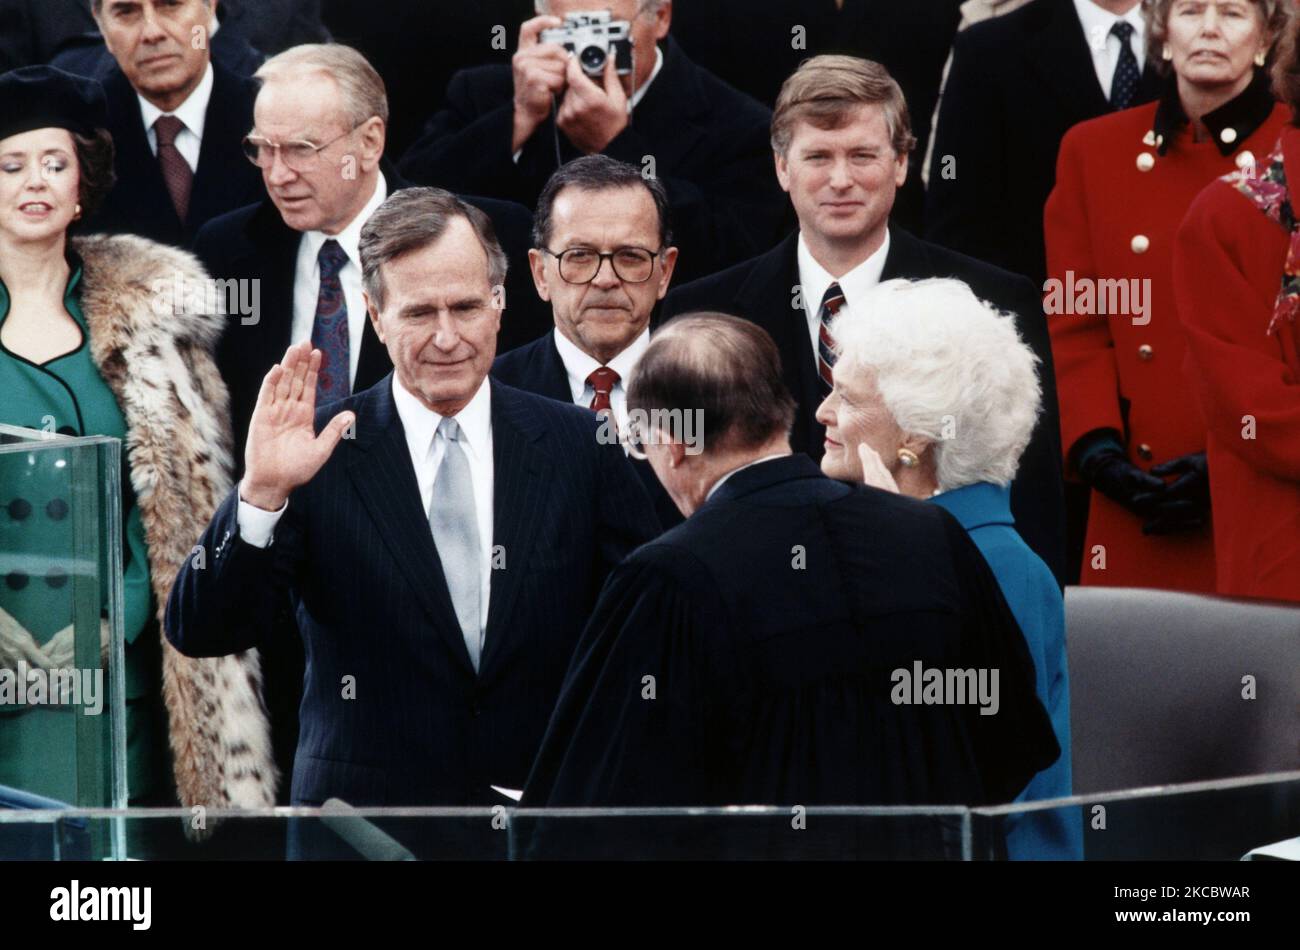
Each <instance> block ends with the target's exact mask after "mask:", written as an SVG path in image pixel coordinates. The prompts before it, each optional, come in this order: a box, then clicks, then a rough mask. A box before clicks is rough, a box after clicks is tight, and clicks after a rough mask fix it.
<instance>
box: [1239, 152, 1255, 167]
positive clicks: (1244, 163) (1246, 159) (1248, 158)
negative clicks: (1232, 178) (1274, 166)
mask: <svg viewBox="0 0 1300 950" xmlns="http://www.w3.org/2000/svg"><path fill="white" fill-rule="evenodd" d="M1254 164H1255V153H1254V152H1252V151H1251V150H1250V149H1243V150H1242V151H1240V152H1238V153H1237V167H1238V168H1246V167H1248V166H1250V165H1254Z"/></svg>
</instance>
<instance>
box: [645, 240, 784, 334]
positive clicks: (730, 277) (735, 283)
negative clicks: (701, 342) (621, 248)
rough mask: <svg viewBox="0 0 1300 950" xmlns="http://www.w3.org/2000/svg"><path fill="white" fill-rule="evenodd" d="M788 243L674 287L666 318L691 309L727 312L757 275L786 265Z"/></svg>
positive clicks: (665, 314)
mask: <svg viewBox="0 0 1300 950" xmlns="http://www.w3.org/2000/svg"><path fill="white" fill-rule="evenodd" d="M786 243H787V242H785V241H782V242H781V243H780V244H778V245H777V246H776V247H775V248H773V249H772V250H770V251H764V252H763V253H762V254H759V255H758V256H756V257H751V258H749V259H748V260H744V261H741V262H739V263H738V264H732V265H731V266H730V267H727V268H724V269H723V270H720V271H718V272H717V273H715V274H709V275H708V276H706V277H700V278H697V279H696V280H692V281H690V282H689V283H685V284H682V285H681V286H680V287H674V288H673V289H672V290H670V291H669V292H668V296H667V297H666V298H664V305H663V311H662V312H663V315H664V318H665V319H667V317H669V316H675V315H677V314H679V313H686V312H688V311H690V310H699V309H719V308H722V309H724V310H725V308H726V307H728V306H730V305H731V304H732V302H733V299H734V298H735V296H736V295H737V294H738V293H739V292H740V290H741V288H743V287H744V286H745V285H746V284H747V283H748V282H749V281H750V279H751V278H753V277H754V275H755V274H756V273H760V272H772V271H774V270H776V269H779V268H781V267H783V266H784V265H785V261H784V260H783V257H784V254H785V248H786ZM741 316H743V314H741Z"/></svg>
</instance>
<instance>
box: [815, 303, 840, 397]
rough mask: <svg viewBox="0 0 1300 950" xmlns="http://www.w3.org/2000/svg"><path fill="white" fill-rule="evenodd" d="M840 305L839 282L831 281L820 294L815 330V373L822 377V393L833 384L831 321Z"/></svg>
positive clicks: (833, 355)
mask: <svg viewBox="0 0 1300 950" xmlns="http://www.w3.org/2000/svg"><path fill="white" fill-rule="evenodd" d="M842 306H844V293H843V291H841V290H840V285H839V284H836V283H832V284H831V285H830V286H829V287H827V288H826V293H825V294H823V295H822V305H821V307H820V308H818V311H817V322H818V323H819V324H821V326H820V328H819V329H818V331H817V374H818V375H819V376H821V378H822V395H828V394H829V393H830V391H831V389H832V387H833V385H834V384H833V382H832V379H831V370H832V369H833V368H834V367H835V338H834V337H833V336H831V321H832V320H833V319H835V314H837V313H839V310H840V307H842Z"/></svg>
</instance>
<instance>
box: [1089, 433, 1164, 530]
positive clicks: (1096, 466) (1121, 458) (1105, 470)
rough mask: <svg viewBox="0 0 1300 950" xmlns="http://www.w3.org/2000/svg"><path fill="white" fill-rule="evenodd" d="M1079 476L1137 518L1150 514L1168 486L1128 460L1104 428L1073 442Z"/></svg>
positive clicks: (1117, 443) (1122, 449)
mask: <svg viewBox="0 0 1300 950" xmlns="http://www.w3.org/2000/svg"><path fill="white" fill-rule="evenodd" d="M1071 455H1073V457H1074V458H1075V459H1076V460H1077V461H1076V464H1075V467H1076V468H1077V469H1078V472H1079V477H1080V478H1082V479H1083V480H1084V481H1085V482H1086V483H1087V484H1088V485H1091V486H1092V487H1093V488H1095V489H1097V491H1099V492H1101V493H1102V494H1103V495H1105V496H1106V497H1107V498H1109V499H1110V500H1111V501H1113V502H1116V503H1117V504H1120V505H1123V506H1124V507H1125V508H1127V509H1128V510H1129V511H1131V512H1133V513H1134V514H1136V515H1138V516H1140V517H1144V518H1145V517H1148V516H1150V515H1151V514H1153V513H1154V511H1155V510H1156V508H1157V506H1158V504H1159V503H1160V502H1161V501H1162V500H1163V498H1164V496H1165V494H1166V492H1167V490H1168V486H1167V485H1166V484H1165V482H1164V480H1163V479H1160V478H1157V477H1156V476H1154V475H1148V474H1147V473H1146V472H1144V471H1142V469H1140V468H1138V467H1137V466H1136V465H1134V464H1133V463H1132V462H1130V461H1129V460H1128V453H1127V452H1125V451H1124V446H1123V445H1121V444H1120V442H1119V440H1118V439H1117V438H1115V437H1114V436H1113V435H1111V434H1110V432H1109V431H1108V430H1102V431H1099V432H1095V433H1089V434H1088V435H1086V436H1084V437H1083V438H1082V439H1080V440H1079V441H1078V442H1077V443H1075V446H1074V448H1073V449H1072V450H1071Z"/></svg>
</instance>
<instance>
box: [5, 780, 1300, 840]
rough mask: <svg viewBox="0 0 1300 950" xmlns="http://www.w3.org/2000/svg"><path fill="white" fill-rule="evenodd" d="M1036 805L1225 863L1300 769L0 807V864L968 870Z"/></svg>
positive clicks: (1284, 817)
mask: <svg viewBox="0 0 1300 950" xmlns="http://www.w3.org/2000/svg"><path fill="white" fill-rule="evenodd" d="M1043 809H1059V810H1060V811H1062V812H1063V813H1064V814H1068V815H1070V816H1072V817H1077V818H1078V819H1079V820H1080V821H1083V822H1084V828H1085V831H1084V858H1085V860H1090V861H1097V860H1111V861H1113V860H1122V861H1142V860H1208V861H1236V860H1239V859H1240V858H1242V857H1243V856H1244V855H1246V854H1247V852H1249V851H1252V850H1253V849H1256V848H1261V847H1263V846H1266V845H1270V844H1273V843H1275V842H1279V841H1283V840H1286V839H1290V838H1295V837H1297V836H1298V835H1300V772H1285V773H1276V774H1272V775H1259V776H1252V777H1249V778H1241V779H1225V780H1221V781H1215V782H1199V783H1192V784H1187V785H1173V786H1165V787H1162V788H1152V789H1136V790H1132V791H1124V792H1110V793H1106V794H1103V795H1099V796H1096V797H1092V798H1084V797H1079V798H1071V799H1061V800H1059V801H1055V802H1051V803H1046V804H1036V805H1016V806H1001V807H997V808H977V809H967V808H963V807H960V806H951V807H943V808H938V807H936V808H897V807H895V808H869V807H817V806H809V807H808V808H806V809H799V808H792V807H786V806H779V807H778V806H761V807H755V806H735V807H728V808H641V809H635V808H622V809H620V808H600V809H597V808H589V809H546V810H541V809H517V808H506V807H502V806H497V807H493V808H488V807H483V808H356V809H354V808H348V807H346V806H336V807H334V808H328V807H327V808H275V809H266V810H262V811H257V812H225V813H223V812H217V811H209V812H208V813H207V814H206V815H204V816H202V817H201V819H200V818H199V817H196V815H194V814H192V813H191V812H190V811H188V810H185V809H126V810H85V809H81V810H57V809H51V810H46V811H26V812H24V811H3V810H0V860H12V859H17V858H29V859H30V858H35V859H41V860H59V859H84V858H85V857H86V856H87V855H88V854H89V853H90V852H91V850H92V849H93V846H92V842H94V841H95V840H97V839H104V838H110V837H111V838H114V839H120V840H123V841H127V842H129V844H128V846H127V848H126V850H125V851H123V852H121V853H122V854H125V855H126V856H129V857H131V858H138V859H143V860H158V859H169V860H196V861H221V860H263V861H280V860H353V861H366V860H369V861H393V860H426V861H428V860H433V861H436V860H460V861H464V860H470V861H525V860H572V859H578V860H584V859H596V860H622V861H645V860H705V861H709V860H722V861H726V860H771V861H790V860H832V861H843V860H947V861H980V860H1000V859H1001V858H1003V857H1005V853H1006V850H1005V844H1004V835H1005V830H1006V827H1007V822H1008V821H1014V820H1017V819H1021V818H1023V817H1024V816H1027V815H1032V814H1034V813H1035V812H1041V811H1042V810H1043ZM196 839H202V840H196ZM5 842H10V845H9V846H8V847H6V845H5ZM19 843H21V848H20V844H19Z"/></svg>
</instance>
